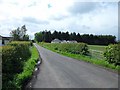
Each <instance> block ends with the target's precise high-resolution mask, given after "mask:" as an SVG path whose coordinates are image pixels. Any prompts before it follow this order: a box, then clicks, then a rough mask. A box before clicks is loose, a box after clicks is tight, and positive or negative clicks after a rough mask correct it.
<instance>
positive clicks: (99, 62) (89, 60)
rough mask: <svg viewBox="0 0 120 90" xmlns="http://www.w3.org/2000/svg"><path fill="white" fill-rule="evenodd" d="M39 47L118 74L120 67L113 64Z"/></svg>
mask: <svg viewBox="0 0 120 90" xmlns="http://www.w3.org/2000/svg"><path fill="white" fill-rule="evenodd" d="M39 45H40V46H42V47H44V48H47V49H49V50H52V51H54V52H57V53H59V54H61V55H64V56H68V57H71V58H74V59H77V60H82V61H86V62H89V63H92V64H95V65H99V66H102V67H105V68H106V69H112V70H114V71H116V72H120V66H115V65H114V64H110V63H108V62H107V61H105V60H99V59H95V58H91V57H90V56H83V55H80V54H72V53H68V52H62V51H58V50H54V48H51V47H49V45H47V46H46V45H45V44H44V43H42V44H41V43H39Z"/></svg>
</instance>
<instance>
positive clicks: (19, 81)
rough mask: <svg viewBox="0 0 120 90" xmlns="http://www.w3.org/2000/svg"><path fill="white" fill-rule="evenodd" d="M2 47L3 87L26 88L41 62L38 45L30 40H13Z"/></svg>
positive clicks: (6, 88) (5, 88)
mask: <svg viewBox="0 0 120 90" xmlns="http://www.w3.org/2000/svg"><path fill="white" fill-rule="evenodd" d="M1 48H2V89H4V90H8V89H9V88H11V89H12V88H13V89H14V90H15V89H24V88H25V86H26V85H27V83H28V82H29V81H30V80H31V78H32V77H33V76H34V75H35V68H38V66H39V65H40V64H41V61H40V60H41V59H40V57H39V53H38V51H37V49H36V47H35V46H34V45H33V44H32V43H30V42H28V41H12V42H10V43H9V44H8V45H6V46H3V47H1Z"/></svg>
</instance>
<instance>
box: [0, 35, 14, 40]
mask: <svg viewBox="0 0 120 90" xmlns="http://www.w3.org/2000/svg"><path fill="white" fill-rule="evenodd" d="M10 39H12V37H4V36H1V35H0V40H10Z"/></svg>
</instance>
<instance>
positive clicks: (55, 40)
mask: <svg viewBox="0 0 120 90" xmlns="http://www.w3.org/2000/svg"><path fill="white" fill-rule="evenodd" d="M52 42H61V40H59V39H54V40H52Z"/></svg>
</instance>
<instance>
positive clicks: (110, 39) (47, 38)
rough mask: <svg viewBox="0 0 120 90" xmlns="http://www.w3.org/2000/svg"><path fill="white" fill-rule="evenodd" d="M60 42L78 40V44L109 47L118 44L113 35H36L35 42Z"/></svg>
mask: <svg viewBox="0 0 120 90" xmlns="http://www.w3.org/2000/svg"><path fill="white" fill-rule="evenodd" d="M56 38H57V39H60V40H76V41H77V42H84V43H87V44H91V45H108V44H111V43H112V44H113V43H116V37H115V36H112V35H93V34H83V35H80V33H75V32H73V33H69V32H68V31H67V32H61V31H59V32H58V31H56V30H55V31H54V32H53V33H51V31H47V30H45V31H40V32H37V33H35V40H36V41H37V42H48V43H50V42H51V41H52V40H54V39H56Z"/></svg>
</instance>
